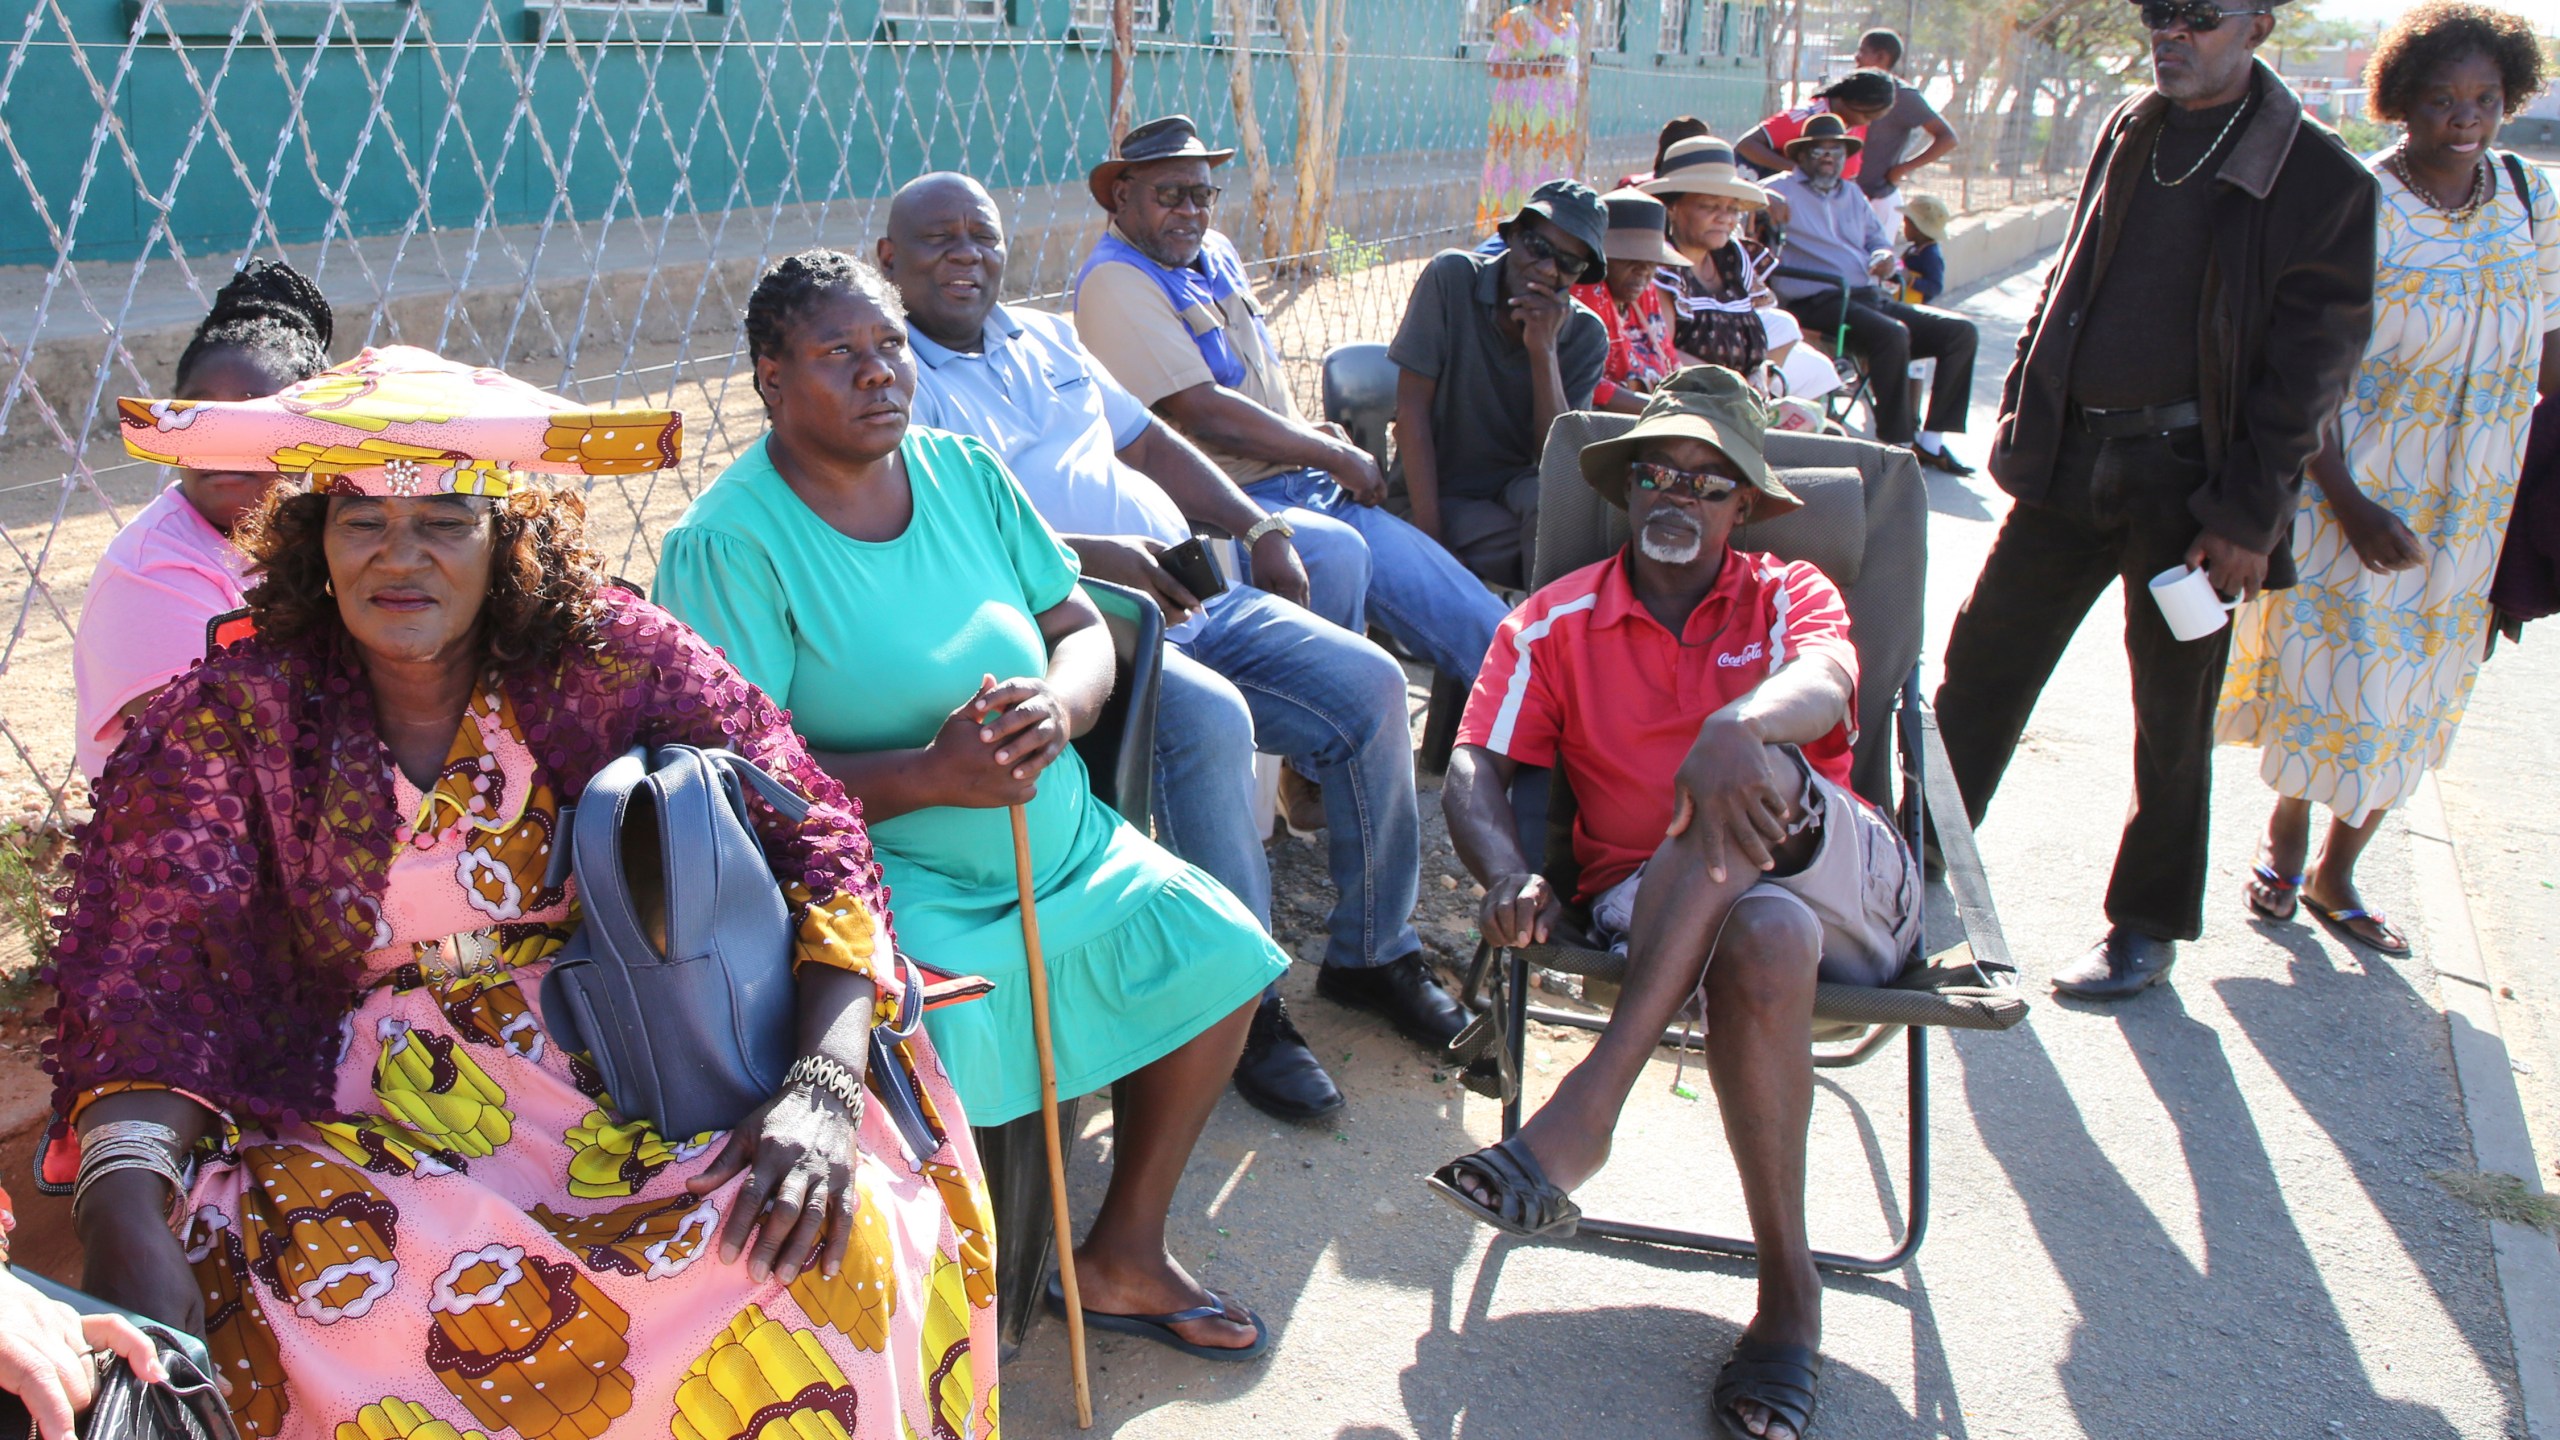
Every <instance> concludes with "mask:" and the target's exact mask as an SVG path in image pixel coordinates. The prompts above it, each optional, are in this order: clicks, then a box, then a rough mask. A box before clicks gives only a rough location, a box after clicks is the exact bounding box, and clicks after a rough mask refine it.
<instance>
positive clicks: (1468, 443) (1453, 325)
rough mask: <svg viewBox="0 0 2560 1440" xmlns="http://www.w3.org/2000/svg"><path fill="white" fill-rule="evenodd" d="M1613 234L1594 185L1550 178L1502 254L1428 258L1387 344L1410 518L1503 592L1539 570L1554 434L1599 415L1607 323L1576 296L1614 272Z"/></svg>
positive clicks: (1524, 210)
mask: <svg viewBox="0 0 2560 1440" xmlns="http://www.w3.org/2000/svg"><path fill="white" fill-rule="evenodd" d="M1608 229H1609V218H1608V211H1607V209H1606V207H1604V206H1603V205H1601V203H1600V196H1599V195H1598V193H1596V192H1595V191H1593V190H1592V188H1591V187H1590V186H1588V185H1585V184H1583V183H1581V182H1580V181H1578V180H1550V181H1548V182H1547V183H1546V184H1544V185H1541V186H1539V187H1538V188H1537V189H1536V190H1535V191H1534V192H1532V193H1531V194H1530V196H1529V203H1527V204H1526V205H1523V206H1521V207H1520V213H1519V214H1517V215H1514V216H1512V217H1511V219H1510V220H1509V221H1507V222H1505V223H1504V224H1503V225H1502V227H1501V230H1500V233H1501V236H1502V241H1503V248H1502V250H1501V251H1500V252H1499V253H1497V254H1490V255H1488V254H1482V253H1470V252H1468V251H1464V250H1443V251H1441V252H1440V253H1439V254H1438V255H1435V256H1433V257H1432V258H1431V263H1430V264H1429V265H1426V266H1424V267H1423V271H1422V276H1421V278H1420V279H1419V280H1417V281H1415V282H1414V287H1413V297H1412V298H1411V299H1410V300H1409V301H1407V302H1406V304H1405V311H1404V320H1403V322H1402V323H1401V324H1399V325H1398V326H1397V327H1396V337H1395V340H1394V341H1393V343H1391V344H1389V345H1388V347H1387V357H1388V358H1389V359H1391V360H1393V361H1395V362H1396V364H1397V366H1398V367H1399V368H1400V369H1401V370H1402V372H1403V373H1402V374H1401V375H1399V376H1398V377H1397V380H1396V440H1397V443H1398V444H1399V445H1400V446H1401V447H1402V449H1403V456H1404V480H1405V493H1406V496H1407V498H1408V499H1409V500H1410V501H1411V503H1412V507H1413V523H1414V524H1415V525H1416V526H1418V527H1420V528H1421V530H1422V531H1423V532H1424V533H1425V534H1428V535H1432V536H1435V537H1437V538H1438V539H1439V541H1440V543H1442V544H1443V545H1446V546H1448V547H1449V549H1450V551H1451V552H1452V553H1454V554H1456V555H1457V557H1458V558H1459V559H1460V560H1462V561H1465V562H1466V565H1467V568H1468V569H1470V570H1473V571H1474V572H1476V573H1477V574H1478V575H1481V576H1483V577H1484V578H1486V579H1487V580H1490V581H1492V582H1494V583H1495V584H1498V585H1507V584H1518V583H1521V582H1523V581H1526V580H1527V579H1528V577H1529V575H1530V573H1531V566H1530V555H1531V552H1532V550H1534V549H1535V547H1536V544H1537V537H1538V456H1539V454H1540V453H1541V451H1542V450H1543V449H1544V448H1545V446H1546V443H1547V427H1548V426H1550V425H1552V424H1554V423H1555V418H1556V417H1557V416H1558V415H1561V414H1563V413H1564V412H1566V411H1568V410H1584V409H1588V408H1590V405H1591V394H1592V391H1593V390H1595V389H1597V388H1598V386H1599V383H1600V374H1601V371H1602V369H1603V368H1604V366H1605V365H1606V364H1607V361H1608V357H1609V328H1608V326H1606V325H1604V324H1603V323H1601V320H1600V317H1599V316H1597V315H1594V314H1592V313H1591V311H1590V309H1589V307H1587V306H1584V305H1582V304H1581V303H1579V302H1577V301H1576V300H1575V299H1574V298H1573V296H1572V293H1571V290H1572V287H1573V286H1575V285H1578V284H1590V283H1594V282H1597V281H1599V280H1601V279H1603V278H1604V277H1605V276H1606V275H1607V274H1608V262H1607V261H1606V260H1605V259H1604V258H1602V257H1603V255H1604V254H1605V252H1606V250H1607V248H1608V241H1607V234H1608Z"/></svg>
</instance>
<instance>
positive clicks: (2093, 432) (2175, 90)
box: [1938, 0, 2379, 1000]
mask: <svg viewBox="0 0 2560 1440" xmlns="http://www.w3.org/2000/svg"><path fill="white" fill-rule="evenodd" d="M2140 14H2141V19H2142V24H2143V25H2144V26H2145V27H2146V28H2147V29H2148V30H2149V31H2150V36H2151V66H2152V88H2151V89H2149V90H2146V91H2144V92H2143V93H2142V94H2140V95H2137V96H2135V97H2133V98H2132V99H2130V100H2127V101H2125V102H2124V103H2123V104H2122V105H2119V106H2118V107H2116V111H2115V113H2114V114H2112V115H2110V116H2108V117H2107V123H2106V125H2105V127H2104V129H2103V130H2102V131H2101V132H2100V133H2099V136H2098V143H2097V148H2096V151H2095V153H2094V154H2093V155H2092V156H2091V158H2090V161H2089V169H2088V173H2087V174H2086V175H2085V176H2084V177H2083V178H2082V180H2081V182H2080V198H2079V202H2078V209H2077V211H2076V213H2075V214H2074V215H2073V217H2072V222H2071V232H2070V239H2069V241H2068V242H2067V243H2066V244H2065V245H2064V248H2063V251H2062V254H2061V256H2060V258H2059V259H2057V260H2056V261H2055V262H2054V265H2053V267H2052V268H2051V269H2050V270H2048V271H2047V272H2046V274H2045V282H2044V293H2043V294H2042V295H2041V296H2040V297H2038V299H2037V301H2036V310H2035V314H2034V316H2033V317H2032V318H2031V319H2029V320H2028V322H2027V326H2026V329H2025V330H2024V331H2023V332H2022V333H2021V334H2020V335H2019V337H2018V355H2017V359H2016V361H2015V362H2014V363H2012V364H2011V365H2010V367H2009V375H2008V378H2007V380H2006V381H2005V382H2003V384H2002V386H2001V396H2000V428H1999V431H1998V434H1997V438H1996V439H1995V440H1994V441H1993V444H1992V447H1991V458H1990V469H1991V476H1992V478H1993V479H1994V480H1996V481H1998V482H1999V485H2000V488H2001V489H2003V490H2005V491H2007V492H2008V493H2009V494H2010V496H2011V497H2013V498H2014V499H2015V500H2016V501H2017V503H2016V504H2015V505H2013V506H2011V507H2010V510H2009V514H2008V516H2007V518H2005V519H2004V520H2002V521H2001V523H2000V535H1999V538H1998V539H1996V540H1995V541H1993V542H1992V546H1991V554H1990V556H1989V557H1988V558H1987V559H1985V560H1984V561H1983V565H1982V573H1981V575H1980V576H1979V577H1977V578H1976V579H1975V581H1974V586H1973V596H1972V598H1971V599H1969V600H1967V601H1966V602H1965V605H1964V609H1963V611H1962V612H1960V613H1959V614H1958V615H1957V617H1956V623H1955V629H1954V630H1953V631H1952V632H1951V633H1950V634H1949V635H1948V637H1947V654H1946V670H1945V675H1946V679H1945V681H1944V683H1943V684H1942V685H1941V687H1940V688H1939V690H1938V714H1939V716H1940V724H1941V727H1942V731H1943V734H1944V737H1945V740H1946V745H1947V759H1948V761H1949V763H1950V767H1951V768H1952V769H1953V770H1954V771H1955V778H1956V785H1957V787H1958V788H1959V789H1961V790H1962V791H1963V792H1964V803H1965V809H1966V810H1967V811H1969V812H1971V814H1972V815H1973V817H1974V819H1975V820H1976V821H1979V820H1980V819H1981V818H1982V816H1983V812H1984V811H1985V810H1987V809H1988V808H1989V807H1990V804H1991V797H1992V794H1993V792H1994V791H1995V790H1996V789H1997V788H1998V787H1999V784H2000V776H2001V773H2002V771H2004V770H2005V769H2007V767H2008V764H2009V759H2010V757H2011V755H2012V754H2014V753H2015V752H2016V750H2017V745H2018V738H2019V736H2020V735H2021V734H2022V733H2024V731H2025V729H2026V724H2027V717H2028V715H2029V714H2030V713H2032V712H2033V710H2034V709H2035V704H2036V698H2037V696H2038V695H2040V694H2041V693H2042V692H2043V690H2044V686H2045V682H2046V681H2047V680H2048V679H2049V678H2051V676H2052V674H2053V668H2054V666H2055V664H2056V663H2058V662H2059V661H2060V660H2061V658H2062V652H2063V650H2064V649H2065V648H2066V647H2067V646H2069V645H2070V643H2071V637H2072V635H2073V634H2074V633H2075V632H2076V631H2078V629H2079V628H2080V622H2081V620H2082V619H2084V618H2085V617H2086V616H2087V615H2088V613H2089V607H2090V606H2091V605H2092V604H2094V603H2095V602H2096V601H2097V599H2098V597H2099V596H2100V595H2102V594H2104V593H2105V592H2106V590H2107V588H2108V587H2109V586H2110V585H2111V584H2114V583H2116V582H2117V581H2119V580H2121V581H2122V582H2123V583H2124V586H2125V591H2126V593H2127V594H2128V595H2129V596H2131V597H2133V598H2132V599H2131V600H2130V601H2129V602H2128V603H2127V604H2126V606H2125V611H2124V620H2125V624H2124V632H2125V634H2124V646H2125V654H2126V658H2127V659H2128V660H2129V661H2130V662H2131V664H2132V670H2133V713H2134V742H2133V796H2134V799H2133V807H2132V810H2131V812H2130V813H2129V814H2128V815H2127V816H2126V818H2125V826H2124V837H2123V839H2122V840H2121V841H2120V842H2119V843H2118V845H2117V847H2116V859H2115V867H2114V873H2113V874H2112V876H2111V877H2110V878H2109V880H2108V882H2107V893H2106V916H2107V930H2106V933H2105V935H2104V936H2102V937H2101V938H2100V939H2099V941H2098V942H2097V943H2096V944H2095V945H2093V946H2091V947H2090V948H2089V949H2088V950H2087V951H2086V952H2084V953H2083V954H2082V955H2081V956H2080V957H2079V958H2078V959H2077V960H2075V961H2073V962H2071V963H2069V964H2068V965H2066V966H2064V967H2063V969H2062V970H2061V971H2060V972H2059V973H2057V974H2056V975H2055V976H2054V977H2053V984H2054V988H2055V989H2057V990H2060V991H2062V992H2064V993H2065V994H2069V995H2074V996H2078V997H2080V998H2082V999H2090V1000H2120V999H2124V998H2127V997H2129V996H2132V995H2136V994H2139V993H2140V992H2141V991H2143V990H2144V989H2146V988H2148V987H2150V986H2151V985H2154V984H2157V983H2159V982H2160V981H2161V980H2162V979H2164V978H2165V977H2166V976H2167V975H2168V973H2169V970H2170V967H2171V966H2172V965H2173V964H2175V963H2176V960H2177V952H2178V942H2179V941H2180V940H2192V939H2195V938H2196V937H2197V936H2198V935H2200V934H2202V933H2203V931H2204V887H2205V874H2206V863H2205V862H2206V853H2205V840H2206V837H2207V836H2208V835H2209V834H2210V833H2211V830H2212V825H2211V802H2212V798H2213V715H2214V706H2215V703H2216V701H2217V700H2218V699H2219V697H2220V695H2221V693H2222V681H2223V671H2224V669H2225V668H2226V667H2227V664H2228V661H2229V658H2230V657H2229V650H2230V643H2231V631H2230V628H2229V627H2228V626H2224V627H2222V628H2219V629H2216V630H2215V631H2213V632H2212V633H2211V634H2209V635H2205V636H2202V637H2199V638H2197V639H2193V640H2181V639H2179V638H2178V637H2177V636H2176V635H2175V634H2174V633H2173V632H2171V631H2170V629H2169V628H2168V624H2167V622H2166V621H2165V620H2164V619H2163V618H2162V615H2161V613H2160V609H2159V607H2158V606H2156V605H2154V604H2153V603H2152V602H2151V601H2150V600H2149V599H2147V598H2144V596H2143V591H2144V589H2145V587H2146V586H2147V584H2148V583H2149V581H2150V580H2151V579H2152V578H2153V577H2154V576H2158V575H2162V574H2165V573H2167V572H2169V571H2171V570H2174V569H2177V568H2179V567H2181V566H2184V567H2187V568H2191V569H2197V570H2202V571H2204V572H2206V574H2207V575H2209V576H2210V577H2211V579H2212V582H2213V588H2214V589H2215V590H2217V591H2219V592H2220V593H2221V594H2222V595H2223V597H2224V598H2226V599H2230V600H2245V599H2247V598H2248V597H2249V596H2250V595H2252V594H2254V593H2255V592H2256V591H2258V590H2260V589H2262V588H2266V589H2275V588H2281V587H2284V586H2287V585H2291V584H2292V583H2293V582H2294V561H2293V554H2292V534H2293V518H2294V504H2295V502H2296V500H2297V499H2298V498H2299V497H2300V493H2301V488H2302V476H2303V473H2304V472H2305V470H2307V469H2308V468H2309V466H2310V464H2311V458H2312V456H2314V455H2315V454H2317V453H2318V452H2319V450H2320V447H2321V442H2322V436H2323V434H2324V432H2325V431H2326V430H2327V429H2328V428H2329V425H2330V423H2331V421H2333V420H2334V419H2335V418H2336V416H2337V412H2338V405H2339V402H2340V401H2341V400H2342V399H2343V398H2344V396H2345V394H2346V387H2347V386H2348V384H2349V383H2350V382H2352V381H2353V379H2354V377H2355V373H2356V365H2357V363H2358V362H2359V361H2360V360H2362V359H2363V357H2364V349H2365V342H2366V341H2367V340H2368V339H2370V338H2371V335H2372V330H2373V267H2374V210H2375V206H2376V204H2377V203H2378V199H2379V197H2378V192H2377V190H2376V186H2375V182H2374V178H2373V173H2372V172H2371V171H2370V170H2367V169H2366V168H2365V167H2364V165H2363V164H2362V163H2360V162H2359V161H2358V160H2357V159H2356V158H2355V156H2354V155H2353V154H2352V153H2351V152H2349V151H2348V149H2347V148H2346V146H2345V145H2344V144H2343V143H2341V142H2340V141H2339V139H2338V137H2337V136H2336V135H2334V134H2332V133H2330V132H2329V130H2328V129H2327V128H2326V127H2324V126H2322V125H2321V124H2320V122H2319V121H2317V120H2315V119H2313V118H2312V117H2311V116H2310V115H2309V114H2308V113H2307V112H2305V111H2304V110H2303V108H2302V102H2301V101H2300V100H2298V99H2296V98H2295V97H2294V94H2293V92H2292V91H2291V90H2289V89H2287V88H2286V86H2285V83H2284V81H2283V80H2282V79H2280V78H2278V77H2277V75H2276V73H2275V72H2274V71H2272V70H2269V69H2268V68H2267V67H2266V66H2265V65H2263V64H2260V63H2259V62H2258V61H2257V59H2256V53H2257V49H2258V46H2259V45H2260V44H2261V43H2263V42H2264V41H2265V40H2266V38H2267V36H2268V34H2269V33H2271V32H2272V31H2273V30H2274V28H2275V19H2274V16H2273V14H2272V7H2271V6H2269V5H2267V4H2264V3H2259V4H2255V5H2250V4H2249V3H2248V0H2240V3H2239V4H2237V5H2232V6H2228V7H2226V6H2225V5H2224V4H2223V3H2221V0H2147V3H2145V4H2143V5H2142V6H2141V11H2140Z"/></svg>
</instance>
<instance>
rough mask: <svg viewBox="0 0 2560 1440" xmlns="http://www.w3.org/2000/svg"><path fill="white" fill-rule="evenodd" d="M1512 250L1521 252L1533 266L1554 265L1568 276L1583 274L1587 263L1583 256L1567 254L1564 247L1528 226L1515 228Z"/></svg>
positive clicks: (1512, 232) (1512, 234) (1512, 233)
mask: <svg viewBox="0 0 2560 1440" xmlns="http://www.w3.org/2000/svg"><path fill="white" fill-rule="evenodd" d="M1511 248H1512V249H1514V250H1517V251H1519V252H1520V254H1521V256H1522V257H1523V258H1524V259H1526V260H1527V261H1528V262H1529V263H1530V264H1532V265H1538V264H1546V265H1553V266H1554V267H1556V269H1557V270H1558V271H1560V272H1562V273H1564V274H1566V275H1579V274H1581V273H1582V267H1583V265H1584V264H1585V263H1586V262H1585V261H1584V260H1583V258H1582V257H1581V256H1579V255H1570V254H1567V253H1566V252H1565V250H1564V247H1562V246H1560V245H1558V244H1556V242H1554V241H1553V240H1550V239H1548V238H1547V237H1546V236H1544V235H1541V234H1539V233H1538V232H1537V231H1535V230H1532V229H1530V228H1529V227H1528V226H1526V225H1520V226H1515V227H1513V229H1512V231H1511Z"/></svg>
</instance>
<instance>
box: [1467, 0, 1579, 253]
mask: <svg viewBox="0 0 2560 1440" xmlns="http://www.w3.org/2000/svg"><path fill="white" fill-rule="evenodd" d="M1485 63H1486V65H1487V66H1488V67H1489V68H1491V69H1492V71H1493V110H1492V113H1491V115H1490V116H1489V117H1488V118H1487V120H1486V122H1485V142H1484V187H1483V189H1482V191H1481V192H1480V194H1479V198H1478V199H1477V201H1476V233H1477V234H1479V235H1487V234H1491V233H1492V232H1493V228H1494V227H1495V226H1497V225H1500V224H1502V223H1503V222H1504V221H1506V220H1509V219H1510V218H1511V217H1512V216H1514V215H1517V214H1519V213H1520V207H1521V206H1522V205H1524V204H1527V203H1528V200H1529V192H1530V191H1532V190H1535V189H1537V188H1538V187H1539V186H1540V185H1543V184H1545V183H1546V182H1548V181H1550V180H1559V179H1566V178H1569V177H1571V176H1572V174H1573V173H1574V149H1575V146H1574V140H1575V138H1576V127H1575V112H1576V111H1577V110H1578V109H1579V108H1580V105H1581V84H1580V81H1581V76H1582V23H1581V22H1580V21H1579V20H1577V19H1575V18H1574V13H1573V10H1572V8H1571V7H1567V8H1566V10H1565V12H1564V18H1563V19H1562V20H1561V21H1559V22H1557V23H1554V24H1550V23H1548V21H1547V17H1546V16H1545V15H1544V14H1543V13H1541V7H1539V6H1537V5H1514V6H1512V7H1511V8H1510V9H1509V10H1506V11H1504V12H1503V13H1502V18H1501V19H1499V20H1496V21H1495V22H1493V44H1492V47H1491V49H1490V52H1489V53H1488V54H1487V56H1486V60H1485Z"/></svg>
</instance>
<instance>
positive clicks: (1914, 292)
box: [1900, 195, 1947, 305]
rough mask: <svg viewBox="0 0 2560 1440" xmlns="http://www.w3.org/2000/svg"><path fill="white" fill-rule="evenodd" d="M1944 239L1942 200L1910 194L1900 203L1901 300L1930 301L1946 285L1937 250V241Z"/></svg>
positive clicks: (1943, 264) (1943, 259) (1943, 263)
mask: <svg viewBox="0 0 2560 1440" xmlns="http://www.w3.org/2000/svg"><path fill="white" fill-rule="evenodd" d="M1946 238H1947V202H1946V201H1944V200H1941V199H1939V198H1938V197H1937V196H1935V195H1914V196H1912V197H1911V199H1910V200H1909V201H1908V202H1906V203H1905V204H1904V205H1903V207H1902V239H1903V246H1902V294H1901V297H1900V298H1901V299H1902V301H1903V303H1905V304H1909V305H1929V304H1934V303H1936V301H1937V298H1938V296H1939V294H1940V293H1941V292H1943V291H1944V290H1945V289H1946V288H1947V257H1946V256H1945V254H1943V253H1942V252H1940V250H1939V249H1938V242H1939V241H1942V240H1944V239H1946Z"/></svg>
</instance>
